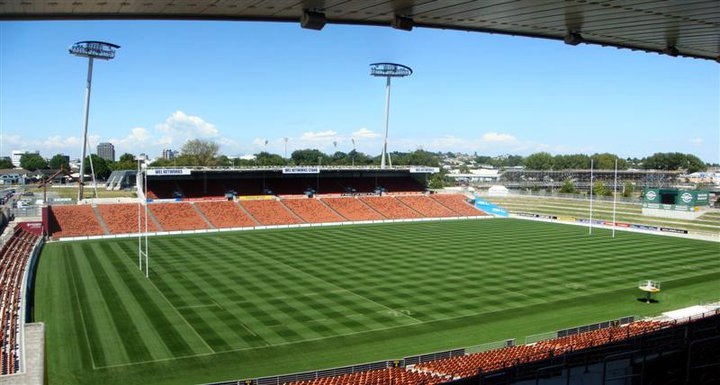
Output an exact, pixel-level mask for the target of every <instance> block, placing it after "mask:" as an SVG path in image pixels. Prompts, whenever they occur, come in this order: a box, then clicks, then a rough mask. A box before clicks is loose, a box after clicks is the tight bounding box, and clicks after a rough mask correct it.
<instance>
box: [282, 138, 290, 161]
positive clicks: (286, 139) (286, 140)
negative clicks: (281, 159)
mask: <svg viewBox="0 0 720 385" xmlns="http://www.w3.org/2000/svg"><path fill="white" fill-rule="evenodd" d="M289 139H290V138H288V137H287V136H286V137H284V138H283V140H285V159H286V160H287V142H288V140H289Z"/></svg>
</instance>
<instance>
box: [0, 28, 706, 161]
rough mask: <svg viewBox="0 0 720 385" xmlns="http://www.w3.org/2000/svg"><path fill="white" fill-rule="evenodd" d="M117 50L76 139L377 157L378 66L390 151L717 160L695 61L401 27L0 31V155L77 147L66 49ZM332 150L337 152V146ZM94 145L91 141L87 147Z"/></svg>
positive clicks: (75, 80) (98, 76)
mask: <svg viewBox="0 0 720 385" xmlns="http://www.w3.org/2000/svg"><path fill="white" fill-rule="evenodd" d="M81 40H102V41H108V42H112V43H115V44H118V45H120V46H122V48H120V50H119V51H118V53H117V57H116V59H115V60H113V61H110V62H103V61H97V62H96V64H95V70H94V75H93V89H92V101H91V110H90V128H89V130H90V137H91V139H90V140H91V143H93V144H95V143H97V142H98V141H108V140H109V141H111V142H113V143H114V144H115V145H116V152H117V153H118V154H120V153H123V152H131V153H136V154H137V153H140V152H146V153H148V154H150V155H151V156H157V155H159V153H160V152H161V151H162V149H163V148H172V149H180V148H181V147H182V144H183V143H184V142H185V140H187V139H189V138H195V137H201V138H207V139H212V140H215V141H217V142H218V143H220V144H221V152H223V153H225V154H227V155H231V156H235V155H243V154H249V153H255V152H258V151H261V150H262V149H263V148H264V141H265V140H268V142H269V143H268V145H267V149H268V150H269V151H271V152H276V153H280V154H282V153H283V151H284V148H283V143H284V142H283V138H284V137H288V138H290V139H289V142H288V152H291V151H293V150H295V149H298V148H319V149H321V150H324V151H326V152H332V151H334V150H335V148H337V149H338V150H342V151H349V150H351V149H352V144H351V140H350V139H351V138H356V143H357V147H358V150H360V151H364V152H367V153H370V154H378V153H379V152H380V148H381V142H382V138H381V136H382V133H383V130H384V108H385V105H384V103H385V99H384V98H385V90H384V80H383V79H378V78H372V77H370V76H369V68H368V64H369V63H373V62H378V61H390V62H398V63H402V64H406V65H408V66H411V67H412V68H413V70H414V74H413V75H412V76H411V77H408V78H404V79H398V80H396V81H394V82H393V88H392V99H391V114H390V139H389V149H390V150H400V151H407V150H414V149H417V148H423V149H427V150H441V151H461V152H467V153H472V152H477V153H478V154H483V155H501V154H506V153H511V154H521V155H527V154H530V153H533V152H537V151H549V152H550V153H553V154H567V153H577V152H583V153H594V152H612V153H617V154H619V155H621V156H623V157H627V156H637V157H642V156H647V155H650V154H652V153H654V152H659V151H662V152H665V151H679V152H689V153H693V154H696V155H698V156H700V157H701V158H702V159H703V160H705V161H708V162H718V161H720V154H719V152H720V71H719V68H720V67H719V66H718V64H717V63H715V62H712V61H707V60H697V59H688V58H670V57H667V56H661V55H657V54H647V53H642V52H633V51H630V50H620V49H615V48H602V47H597V46H588V45H579V46H576V47H572V46H568V45H565V44H563V43H562V42H558V41H549V40H541V39H530V38H521V37H509V36H501V35H490V34H481V33H467V32H456V31H442V30H430V29H421V28H416V29H414V30H413V31H412V32H403V31H396V30H393V29H390V28H377V27H362V26H339V25H327V26H326V27H325V28H324V29H323V30H322V31H310V30H303V29H301V28H300V26H299V25H298V24H296V23H243V22H169V21H165V22H157V21H152V22H150V21H122V22H121V21H102V22H100V21H97V22H96V21H93V22H88V21H84V22H64V21H63V22H0V126H1V128H2V139H3V140H2V152H3V153H2V155H9V154H10V151H12V150H14V149H26V150H39V151H40V152H41V153H42V154H43V155H45V156H48V157H49V156H52V155H53V154H55V153H64V154H68V155H71V156H73V157H77V156H79V154H80V138H81V135H82V116H83V115H82V113H83V97H84V86H85V84H84V83H85V76H86V71H87V60H85V59H81V58H77V57H74V56H71V55H69V54H68V53H67V48H68V47H69V46H70V45H71V44H72V43H74V42H76V41H81ZM333 142H337V147H335V146H334V144H333ZM93 148H94V147H93Z"/></svg>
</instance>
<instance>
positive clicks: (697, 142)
mask: <svg viewBox="0 0 720 385" xmlns="http://www.w3.org/2000/svg"><path fill="white" fill-rule="evenodd" d="M690 144H692V145H693V146H695V147H702V144H703V138H701V137H699V136H698V137H695V138H693V139H690Z"/></svg>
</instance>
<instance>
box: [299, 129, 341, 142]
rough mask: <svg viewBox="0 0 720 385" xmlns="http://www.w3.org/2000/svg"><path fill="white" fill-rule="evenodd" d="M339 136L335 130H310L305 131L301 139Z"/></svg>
mask: <svg viewBox="0 0 720 385" xmlns="http://www.w3.org/2000/svg"><path fill="white" fill-rule="evenodd" d="M336 137H337V132H335V131H333V130H327V131H317V132H316V131H308V132H303V134H302V136H301V137H300V140H328V139H334V138H336Z"/></svg>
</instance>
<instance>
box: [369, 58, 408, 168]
mask: <svg viewBox="0 0 720 385" xmlns="http://www.w3.org/2000/svg"><path fill="white" fill-rule="evenodd" d="M412 73H413V71H412V69H411V68H410V67H408V66H404V65H402V64H396V63H372V64H370V75H371V76H375V77H385V78H386V79H387V82H386V83H385V141H384V142H383V149H382V157H381V158H380V168H385V156H387V157H388V163H390V166H392V160H390V156H389V155H387V138H388V125H389V123H390V79H391V78H402V77H405V76H410V75H412Z"/></svg>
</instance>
